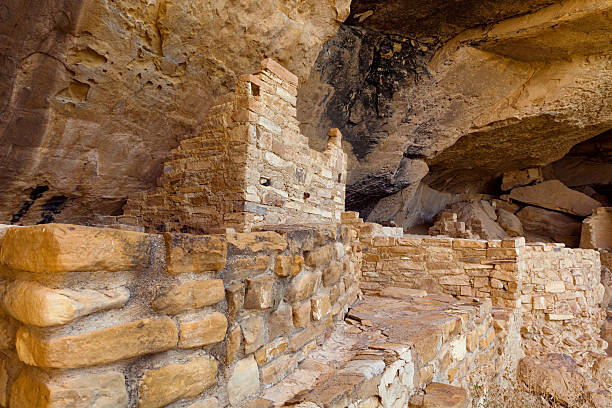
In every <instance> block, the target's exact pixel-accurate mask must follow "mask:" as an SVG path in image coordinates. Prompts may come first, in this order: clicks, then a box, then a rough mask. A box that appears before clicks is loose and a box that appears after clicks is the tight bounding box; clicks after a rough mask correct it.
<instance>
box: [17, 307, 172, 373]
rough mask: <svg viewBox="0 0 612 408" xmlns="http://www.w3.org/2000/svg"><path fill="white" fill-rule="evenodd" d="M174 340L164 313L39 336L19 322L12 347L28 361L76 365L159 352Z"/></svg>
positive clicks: (56, 364)
mask: <svg viewBox="0 0 612 408" xmlns="http://www.w3.org/2000/svg"><path fill="white" fill-rule="evenodd" d="M177 341H178V330H177V328H176V325H175V324H174V322H173V321H172V320H171V319H170V318H168V317H164V318H159V319H143V320H139V321H135V322H130V323H126V324H122V325H119V326H113V327H109V328H106V329H100V330H95V331H92V332H88V333H82V334H73V335H70V336H60V337H52V338H43V337H40V336H39V335H38V334H37V333H36V332H34V331H32V330H31V329H29V328H27V327H26V326H22V327H21V328H20V329H19V331H18V332H17V340H16V342H17V344H16V347H17V353H18V355H19V358H20V359H21V361H23V362H24V363H26V364H28V365H33V366H38V367H44V368H77V367H86V366H93V365H101V364H108V363H111V362H114V361H119V360H123V359H126V358H131V357H138V356H142V355H145V354H151V353H159V352H162V351H166V350H169V349H171V348H174V347H175V346H176V344H177Z"/></svg>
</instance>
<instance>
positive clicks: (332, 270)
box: [323, 262, 343, 286]
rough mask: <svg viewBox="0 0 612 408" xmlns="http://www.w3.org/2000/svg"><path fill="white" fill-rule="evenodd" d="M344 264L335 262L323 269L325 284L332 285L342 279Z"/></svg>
mask: <svg viewBox="0 0 612 408" xmlns="http://www.w3.org/2000/svg"><path fill="white" fill-rule="evenodd" d="M342 271H343V269H342V266H341V265H340V264H339V263H337V262H333V263H332V264H331V265H329V267H327V268H326V269H324V270H323V286H331V285H334V284H336V283H338V282H339V281H340V278H341V277H342Z"/></svg>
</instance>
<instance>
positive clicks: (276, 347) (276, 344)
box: [255, 337, 289, 366]
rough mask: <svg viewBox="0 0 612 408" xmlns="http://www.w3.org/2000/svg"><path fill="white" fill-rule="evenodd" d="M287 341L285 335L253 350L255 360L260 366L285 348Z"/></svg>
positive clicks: (281, 352) (278, 354)
mask: <svg viewBox="0 0 612 408" xmlns="http://www.w3.org/2000/svg"><path fill="white" fill-rule="evenodd" d="M288 345H289V342H288V341H287V339H286V338H285V337H279V338H277V339H276V340H274V341H273V342H272V343H270V344H267V345H265V346H263V347H262V348H260V349H259V350H257V351H256V352H255V360H256V361H257V364H259V365H260V366H262V365H266V364H268V363H269V362H270V361H272V360H274V359H275V358H276V357H278V356H280V355H281V354H283V353H284V352H285V350H287V346H288Z"/></svg>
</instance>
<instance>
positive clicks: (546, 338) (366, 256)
mask: <svg viewBox="0 0 612 408" xmlns="http://www.w3.org/2000/svg"><path fill="white" fill-rule="evenodd" d="M356 225H360V226H361V231H362V233H361V234H360V242H361V244H362V250H363V264H362V276H361V283H360V286H361V288H362V289H363V290H364V292H365V293H376V292H380V291H381V290H383V289H384V288H387V287H406V288H415V289H424V290H426V291H427V292H429V293H444V294H450V295H454V296H456V297H458V298H460V299H465V300H469V299H472V298H477V299H484V298H490V299H491V301H492V303H493V305H494V306H499V307H506V308H510V309H513V310H515V311H516V313H517V314H519V315H522V316H521V319H522V325H519V327H521V335H522V337H523V341H522V345H523V349H524V350H525V352H527V353H529V354H542V353H547V352H564V353H567V354H570V355H572V356H573V357H574V358H575V359H576V360H577V362H578V363H579V365H581V366H590V365H591V364H592V363H593V357H594V355H595V354H597V353H599V354H600V355H601V354H603V353H604V350H605V348H606V346H607V345H606V343H605V342H604V341H603V340H602V339H601V337H600V334H599V327H601V325H602V323H603V321H604V319H605V314H604V312H603V309H602V307H601V302H602V299H603V294H604V287H603V285H601V283H600V259H599V253H598V252H597V251H594V250H588V249H570V248H565V247H564V246H563V244H534V245H525V241H524V239H523V238H512V239H506V240H501V241H499V240H491V241H479V240H466V239H454V238H447V237H428V236H409V235H406V236H402V237H393V236H386V235H384V234H378V235H377V234H371V233H370V231H371V227H370V225H369V224H368V223H364V224H359V223H357V224H356Z"/></svg>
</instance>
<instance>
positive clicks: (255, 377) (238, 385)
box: [227, 356, 259, 405]
mask: <svg viewBox="0 0 612 408" xmlns="http://www.w3.org/2000/svg"><path fill="white" fill-rule="evenodd" d="M256 392H259V369H258V368H257V362H256V361H255V359H254V358H253V356H250V357H248V358H245V359H243V360H240V361H238V362H237V363H236V365H235V366H234V369H233V370H232V374H231V376H230V378H229V380H228V383H227V393H228V394H229V399H230V403H231V404H232V405H236V404H238V403H239V402H240V401H242V400H244V399H245V398H246V397H248V396H249V395H252V394H254V393H256Z"/></svg>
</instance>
